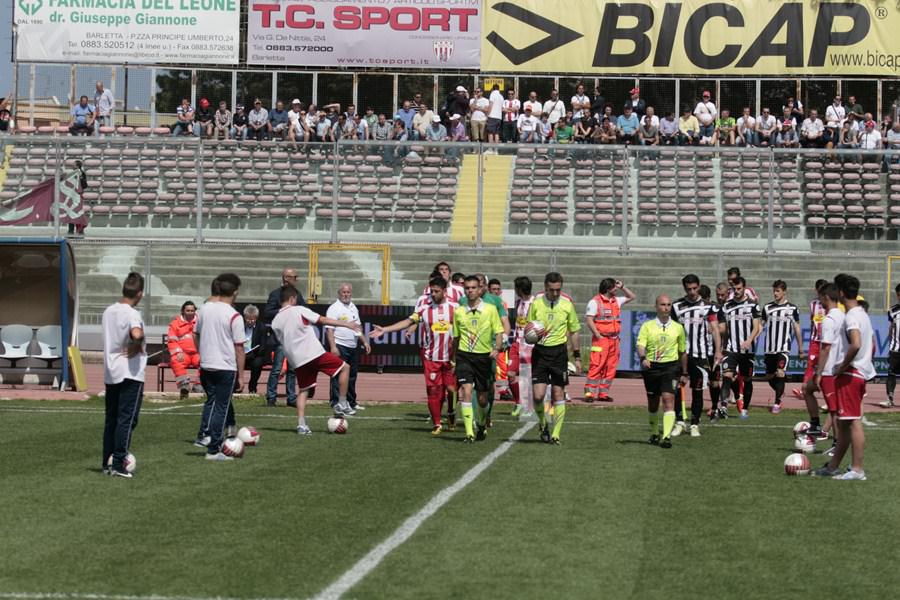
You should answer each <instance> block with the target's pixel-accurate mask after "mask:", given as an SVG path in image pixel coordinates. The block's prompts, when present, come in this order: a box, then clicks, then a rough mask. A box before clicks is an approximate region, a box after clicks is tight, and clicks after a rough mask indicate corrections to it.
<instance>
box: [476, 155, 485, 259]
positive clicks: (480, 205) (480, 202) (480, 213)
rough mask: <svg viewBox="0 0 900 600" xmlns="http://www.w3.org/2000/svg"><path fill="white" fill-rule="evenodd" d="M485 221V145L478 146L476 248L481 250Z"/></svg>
mask: <svg viewBox="0 0 900 600" xmlns="http://www.w3.org/2000/svg"><path fill="white" fill-rule="evenodd" d="M483 220H484V145H483V144H479V145H478V198H477V202H476V212H475V247H476V248H481V246H482V243H483V242H484V236H483V233H482V231H481V226H482V224H483V223H482V222H483Z"/></svg>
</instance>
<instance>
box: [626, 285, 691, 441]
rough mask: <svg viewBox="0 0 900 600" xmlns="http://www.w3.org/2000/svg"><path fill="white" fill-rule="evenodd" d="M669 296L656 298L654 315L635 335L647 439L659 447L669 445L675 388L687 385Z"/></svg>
mask: <svg viewBox="0 0 900 600" xmlns="http://www.w3.org/2000/svg"><path fill="white" fill-rule="evenodd" d="M671 313H672V299H671V298H669V297H668V296H665V295H662V296H659V297H657V298H656V318H655V319H653V320H652V321H645V322H644V324H643V325H641V330H640V332H638V338H637V353H638V357H640V359H641V375H642V376H643V378H644V389H645V390H646V391H647V412H648V413H650V433H651V435H650V443H651V444H653V445H657V444H658V445H659V446H660V447H662V448H671V447H672V437H671V436H672V428H673V427H674V426H675V390H677V389H678V386H679V385H682V386H684V385H687V382H688V369H687V366H688V365H687V354H686V353H685V349H686V347H687V343H686V339H685V336H684V327H682V326H681V324H680V323H677V322H676V321H673V320H672V319H671V317H670V315H671ZM660 400H661V401H662V405H663V431H662V439H660V433H659V416H658V414H657V413H658V411H659V403H660Z"/></svg>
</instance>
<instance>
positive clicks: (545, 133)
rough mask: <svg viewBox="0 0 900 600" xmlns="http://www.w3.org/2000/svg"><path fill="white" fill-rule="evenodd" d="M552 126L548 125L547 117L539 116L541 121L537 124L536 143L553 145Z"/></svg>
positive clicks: (548, 119) (548, 118)
mask: <svg viewBox="0 0 900 600" xmlns="http://www.w3.org/2000/svg"><path fill="white" fill-rule="evenodd" d="M553 134H554V131H553V125H551V124H550V117H549V116H548V115H544V114H542V115H541V120H540V122H539V123H538V129H537V135H538V140H537V141H538V142H539V143H541V144H552V143H553Z"/></svg>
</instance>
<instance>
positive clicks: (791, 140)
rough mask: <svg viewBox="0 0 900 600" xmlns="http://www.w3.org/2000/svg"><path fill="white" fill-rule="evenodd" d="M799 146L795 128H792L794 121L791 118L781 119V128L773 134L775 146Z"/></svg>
mask: <svg viewBox="0 0 900 600" xmlns="http://www.w3.org/2000/svg"><path fill="white" fill-rule="evenodd" d="M798 146H800V137H799V136H798V135H797V130H796V129H794V122H793V121H792V120H791V119H783V120H782V121H781V130H780V131H779V132H778V134H777V135H776V136H775V147H776V148H797V147H798Z"/></svg>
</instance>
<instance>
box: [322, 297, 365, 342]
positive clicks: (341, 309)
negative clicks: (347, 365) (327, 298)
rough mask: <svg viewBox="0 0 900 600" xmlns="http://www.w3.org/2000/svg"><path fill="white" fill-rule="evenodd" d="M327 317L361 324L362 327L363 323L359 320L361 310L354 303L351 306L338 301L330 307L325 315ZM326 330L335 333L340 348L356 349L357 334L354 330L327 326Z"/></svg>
mask: <svg viewBox="0 0 900 600" xmlns="http://www.w3.org/2000/svg"><path fill="white" fill-rule="evenodd" d="M325 316H326V317H328V318H329V319H334V320H336V321H349V322H350V323H359V324H360V325H362V321H360V320H359V309H358V308H356V305H355V304H353V303H352V302H351V303H350V304H344V303H343V302H341V301H340V300H338V301H337V302H335V303H334V304H332V305H331V306H329V307H328V312H326V313H325ZM325 329H331V330H333V331H334V341H335V343H336V344H337V345H338V346H344V347H345V348H356V344H357V340H356V332H355V331H353V330H352V329H347V328H346V327H332V326H331V325H326V326H325Z"/></svg>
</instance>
